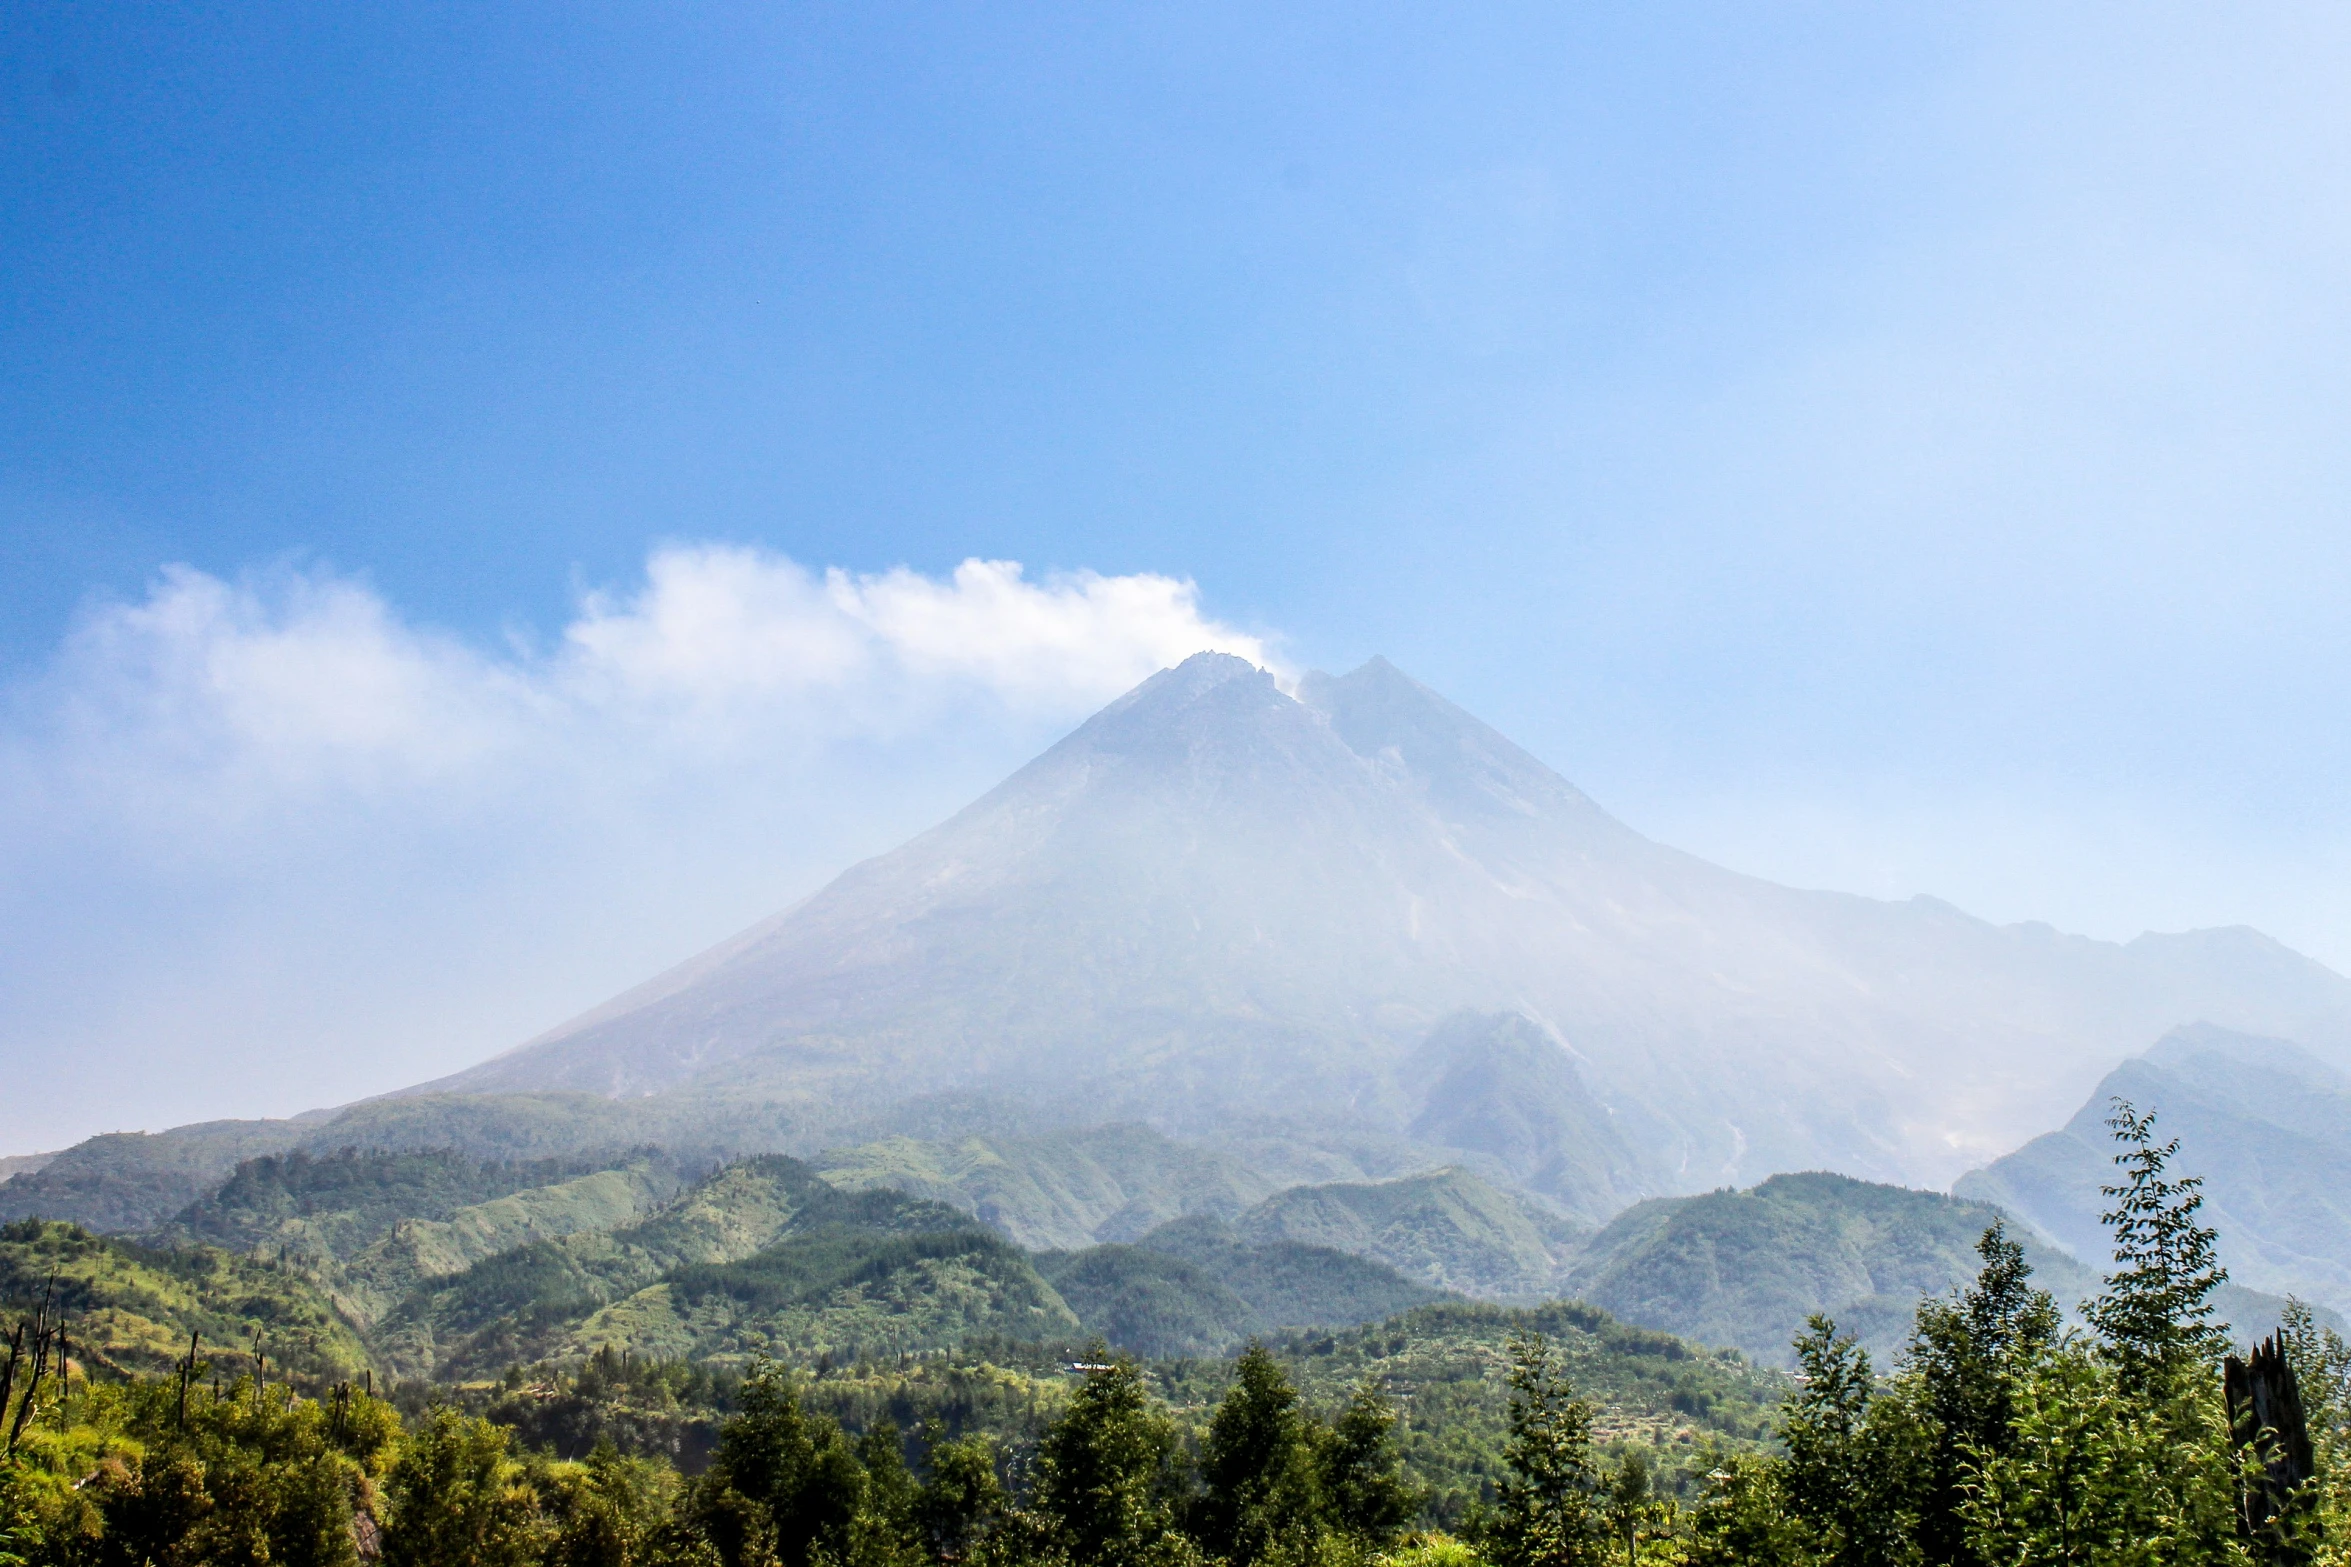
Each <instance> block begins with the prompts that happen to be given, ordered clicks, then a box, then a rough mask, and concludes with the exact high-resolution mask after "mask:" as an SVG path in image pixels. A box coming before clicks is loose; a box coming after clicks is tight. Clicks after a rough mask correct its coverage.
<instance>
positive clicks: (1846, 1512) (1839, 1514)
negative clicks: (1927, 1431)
mask: <svg viewBox="0 0 2351 1567" xmlns="http://www.w3.org/2000/svg"><path fill="white" fill-rule="evenodd" d="M1795 1347H1796V1361H1797V1365H1798V1368H1799V1370H1798V1379H1799V1381H1800V1383H1801V1391H1799V1392H1798V1393H1797V1395H1796V1396H1795V1397H1794V1398H1792V1399H1790V1400H1789V1402H1788V1406H1787V1408H1786V1410H1785V1412H1784V1413H1783V1414H1782V1415H1781V1417H1780V1441H1781V1443H1782V1444H1783V1445H1784V1446H1785V1447H1786V1449H1787V1458H1786V1461H1785V1469H1784V1476H1783V1479H1782V1482H1781V1483H1782V1486H1783V1488H1784V1490H1785V1492H1786V1495H1787V1498H1788V1509H1789V1511H1790V1513H1791V1514H1792V1515H1793V1516H1794V1517H1795V1519H1796V1522H1797V1523H1798V1524H1799V1525H1800V1526H1801V1527H1802V1528H1803V1529H1804V1531H1805V1534H1806V1536H1807V1538H1808V1541H1809V1544H1810V1549H1811V1551H1812V1553H1813V1554H1814V1556H1815V1557H1816V1558H1817V1559H1818V1560H1819V1561H1820V1563H1821V1564H1822V1567H1897V1564H1900V1563H1904V1562H1914V1561H1917V1560H1919V1542H1918V1527H1917V1525H1918V1498H1917V1493H1918V1491H1919V1490H1920V1488H1921V1487H1920V1480H1921V1478H1922V1475H1921V1471H1922V1468H1923V1465H1922V1463H1921V1459H1922V1457H1923V1453H1924V1449H1925V1445H1926V1444H1925V1441H1924V1433H1923V1432H1922V1430H1921V1429H1920V1426H1919V1423H1918V1421H1917V1419H1916V1415H1915V1411H1914V1410H1913V1409H1912V1408H1911V1407H1910V1406H1909V1405H1908V1403H1907V1402H1906V1401H1904V1400H1902V1399H1900V1398H1879V1397H1878V1396H1877V1380H1876V1376H1875V1374H1874V1373H1873V1372H1872V1370H1871V1369H1870V1363H1869V1352H1868V1351H1866V1350H1864V1349H1862V1348H1861V1347H1860V1345H1859V1344H1857V1343H1855V1342H1854V1340H1853V1338H1852V1337H1851V1336H1850V1335H1848V1334H1841V1333H1839V1332H1838V1331H1837V1325H1836V1324H1835V1323H1834V1322H1831V1321H1830V1320H1829V1319H1828V1318H1827V1317H1824V1316H1821V1315H1818V1314H1817V1313H1816V1314H1815V1315H1814V1316H1812V1317H1811V1318H1810V1319H1809V1321H1808V1322H1807V1324H1806V1327H1805V1331H1804V1332H1803V1333H1802V1334H1801V1335H1799V1336H1798V1337H1797V1339H1796V1346H1795Z"/></svg>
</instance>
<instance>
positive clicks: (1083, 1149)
mask: <svg viewBox="0 0 2351 1567" xmlns="http://www.w3.org/2000/svg"><path fill="white" fill-rule="evenodd" d="M808 1163H809V1166H810V1168H812V1169H814V1170H815V1171H816V1172H817V1173H818V1174H819V1175H821V1176H823V1177H824V1178H825V1179H826V1180H827V1181H830V1182H831V1183H832V1184H833V1185H835V1186H838V1187H841V1188H843V1189H844V1190H851V1191H855V1190H863V1189H865V1188H868V1187H875V1186H886V1187H889V1188H890V1189H892V1190H894V1191H901V1192H905V1193H907V1194H908V1195H909V1196H914V1197H923V1198H927V1199H929V1200H931V1201H933V1202H943V1203H947V1204H949V1205H950V1206H952V1207H955V1208H960V1209H961V1210H963V1211H964V1212H965V1213H968V1214H970V1215H972V1216H973V1217H974V1218H976V1219H978V1220H979V1221H980V1222H982V1223H983V1224H986V1225H988V1226H989V1227H990V1228H992V1229H995V1230H997V1231H999V1232H1000V1233H1002V1234H1003V1235H1005V1236H1006V1237H1008V1238H1009V1239H1010V1240H1011V1241H1012V1242H1013V1243H1014V1244H1015V1245H1019V1246H1024V1247H1027V1248H1028V1249H1030V1250H1032V1251H1054V1250H1070V1249H1073V1248H1076V1247H1082V1246H1090V1245H1092V1244H1094V1243H1095V1242H1097V1241H1122V1240H1132V1239H1133V1238H1134V1237H1136V1236H1138V1235H1141V1234H1142V1233H1143V1232H1144V1231H1146V1230H1150V1229H1154V1228H1156V1227H1158V1226H1159V1225H1162V1224H1165V1223H1166V1222H1168V1221H1169V1220H1171V1219H1178V1218H1183V1217H1185V1216H1187V1215H1191V1214H1212V1215H1215V1216H1218V1217H1221V1218H1231V1217H1232V1216H1234V1215H1235V1214H1238V1213H1239V1212H1241V1210H1242V1209H1244V1208H1247V1207H1249V1206H1251V1205H1252V1204H1254V1203H1257V1202H1261V1201H1263V1200H1264V1199H1265V1198H1267V1197H1269V1196H1271V1195H1272V1194H1273V1193H1274V1191H1275V1190H1276V1189H1277V1187H1276V1183H1274V1182H1273V1181H1271V1180H1268V1179H1266V1178H1265V1177H1264V1176H1261V1175H1259V1174H1258V1173H1257V1172H1256V1171H1255V1170H1253V1169H1251V1168H1250V1167H1249V1166H1248V1165H1246V1164H1245V1163H1243V1162H1242V1161H1240V1160H1238V1159H1235V1158H1233V1157H1231V1156H1229V1155H1225V1154H1220V1153H1217V1152H1215V1151H1214V1150H1211V1149H1204V1148H1196V1147H1190V1146H1187V1145H1185V1144H1182V1143H1177V1142H1174V1141H1172V1140H1170V1139H1169V1138H1166V1137H1163V1136H1161V1135H1160V1134H1159V1133H1158V1132H1155V1131H1153V1130H1152V1129H1151V1128H1150V1127H1148V1126H1142V1125H1137V1124H1133V1123H1128V1124H1123V1125H1112V1126H1097V1127H1087V1128H1084V1129H1082V1130H1078V1131H1072V1132H1059V1133H1044V1134H1040V1135H1037V1136H1032V1137H1009V1138H996V1139H987V1138H978V1137H970V1138H965V1139H963V1140H962V1141H961V1142H957V1143H925V1142H918V1141H916V1140H915V1139H913V1138H910V1137H897V1138H890V1139H887V1140H885V1141H882V1142H878V1143H866V1144H862V1145H860V1146H858V1147H855V1148H846V1149H837V1150H834V1151H831V1152H828V1153H823V1154H818V1155H815V1156H814V1157H812V1158H811V1159H810V1160H809V1161H808Z"/></svg>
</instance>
